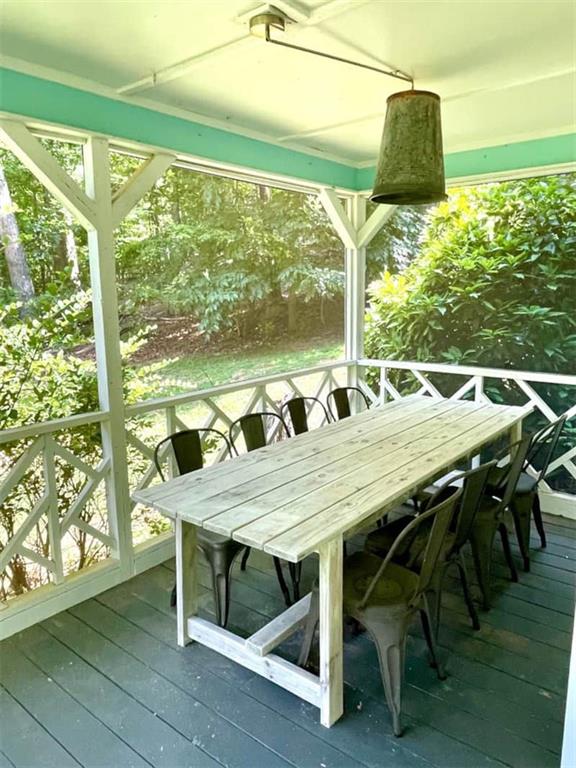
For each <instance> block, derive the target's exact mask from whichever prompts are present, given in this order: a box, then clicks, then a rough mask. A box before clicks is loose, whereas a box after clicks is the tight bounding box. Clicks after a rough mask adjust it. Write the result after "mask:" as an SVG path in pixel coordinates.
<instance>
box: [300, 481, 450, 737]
mask: <svg viewBox="0 0 576 768" xmlns="http://www.w3.org/2000/svg"><path fill="white" fill-rule="evenodd" d="M461 495H462V490H461V489H460V488H449V489H448V490H447V498H446V499H444V500H443V501H442V502H440V503H439V504H437V505H435V506H431V507H430V508H429V509H427V510H426V512H423V513H422V514H421V515H418V516H417V517H414V518H413V519H412V520H411V521H410V523H409V524H408V525H407V526H406V527H405V528H404V529H403V530H402V531H401V533H400V535H399V536H398V538H397V539H396V541H395V542H394V543H393V545H392V546H391V547H390V550H389V552H388V554H387V555H386V557H385V558H384V559H383V558H381V557H378V556H377V555H374V554H372V553H370V552H355V553H354V554H353V555H351V556H350V557H347V558H346V559H345V560H344V586H343V600H344V602H343V611H344V614H345V615H347V616H351V617H352V618H353V619H355V620H356V621H357V622H358V623H359V624H361V625H362V626H364V627H365V628H366V629H367V631H368V633H369V635H370V636H371V638H372V640H373V641H374V643H375V645H376V649H377V652H378V661H379V663H380V672H381V675H382V683H383V685H384V693H385V695H386V702H387V704H388V708H389V709H390V713H391V715H392V724H393V728H394V734H395V735H396V736H401V735H402V725H401V721H400V714H401V695H402V677H403V670H404V660H405V653H406V637H407V634H408V628H409V626H410V624H411V623H412V621H413V620H414V618H415V617H416V615H417V614H420V619H421V621H422V628H423V630H424V636H425V638H426V643H427V645H428V648H429V651H430V655H431V658H432V666H434V667H436V671H437V674H438V677H439V678H440V679H441V680H443V679H445V674H444V670H443V667H442V664H441V662H440V658H439V656H438V652H437V647H436V640H435V635H434V630H433V623H432V616H431V612H430V607H429V602H428V591H429V588H430V585H431V583H432V581H433V579H434V578H435V573H436V571H437V569H438V568H439V567H441V566H442V560H443V557H444V556H445V547H444V546H443V543H444V540H445V536H446V533H447V531H448V528H449V525H450V521H451V519H452V515H453V514H454V510H455V509H456V506H457V505H458V503H459V500H460V497H461ZM429 523H431V524H430V525H429ZM419 530H426V531H427V533H426V537H425V544H424V549H423V553H422V556H421V566H420V568H419V570H418V571H415V570H414V569H413V568H412V567H411V566H413V563H412V562H411V561H408V562H407V564H406V565H405V566H403V565H398V564H397V563H396V562H394V558H395V556H396V553H397V551H398V550H399V549H400V548H402V547H403V546H404V543H405V541H406V540H412V539H413V538H414V536H415V535H417V534H418V531H419ZM318 621H319V596H318V584H317V583H316V584H315V585H314V588H313V591H312V599H311V601H310V611H309V614H308V617H307V621H306V626H305V630H304V639H303V641H302V646H301V650H300V657H299V660H298V663H299V664H300V665H301V666H306V664H307V662H308V657H309V655H310V651H311V647H312V642H313V638H314V634H315V630H316V627H317V625H318Z"/></svg>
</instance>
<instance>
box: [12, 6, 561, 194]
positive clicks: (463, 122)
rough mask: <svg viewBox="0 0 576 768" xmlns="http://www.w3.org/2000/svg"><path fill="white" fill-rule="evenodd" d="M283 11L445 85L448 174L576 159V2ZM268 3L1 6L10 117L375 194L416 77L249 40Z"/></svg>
mask: <svg viewBox="0 0 576 768" xmlns="http://www.w3.org/2000/svg"><path fill="white" fill-rule="evenodd" d="M275 6H276V7H277V8H279V9H280V10H281V11H282V12H284V13H285V14H286V15H287V16H288V17H290V18H291V19H293V20H294V23H289V24H288V29H287V32H286V33H285V36H284V39H286V40H287V41H289V42H291V43H294V44H297V45H303V46H308V47H312V48H316V49H319V50H321V51H326V52H329V53H333V54H336V55H339V56H343V57H346V58H351V59H356V60H359V61H362V62H364V63H367V64H371V65H374V66H392V67H398V68H400V69H402V70H403V71H405V72H408V73H409V74H411V75H412V76H413V77H414V78H415V83H416V87H419V88H423V89H428V90H433V91H435V92H437V93H439V94H440V96H441V97H442V103H443V129H444V141H445V152H446V155H447V159H446V164H447V174H448V176H452V177H455V176H456V177H461V176H465V175H471V174H473V173H482V172H485V173H486V172H494V171H499V170H509V169H511V168H521V167H537V166H541V165H551V164H561V163H563V162H569V161H571V160H573V159H574V154H575V151H574V140H573V135H572V137H571V136H570V134H571V133H572V132H573V131H574V126H575V124H576V112H575V100H574V93H575V92H576V76H575V72H576V38H575V35H574V23H575V20H576V6H575V5H574V4H573V3H572V2H565V1H563V0H548V1H547V2H534V0H514V1H510V0H508V1H506V0H505V1H503V2H494V3H486V2H478V1H477V0H459V2H450V1H449V0H446V1H438V2H436V1H423V0H403V1H402V2H398V1H396V2H395V1H391V2H385V1H384V0H307V2H306V3H302V2H295V0H288V1H286V2H285V1H284V0H277V2H276V3H275ZM266 7H267V6H265V5H262V4H259V3H258V2H254V3H253V4H251V5H250V4H247V3H246V0H226V1H225V2H224V1H222V2H213V1H212V0H192V1H191V2H188V3H182V2H172V1H165V2H150V1H148V2H147V1H146V0H131V1H130V2H107V3H105V4H102V3H101V2H96V1H95V0H83V1H81V2H77V3H74V4H70V3H67V2H61V1H58V0H48V1H46V0H43V1H37V0H5V2H4V3H3V4H2V8H1V10H0V13H1V26H2V32H1V33H0V35H1V37H0V43H1V44H0V51H1V58H0V63H1V64H2V65H3V67H4V68H5V69H4V70H3V76H2V80H1V81H0V86H1V88H0V98H1V101H0V109H2V110H3V111H4V112H9V113H12V114H14V113H17V114H21V115H23V116H30V117H33V118H39V119H45V120H49V121H52V122H56V123H61V124H67V125H71V126H76V127H80V128H85V129H92V130H94V131H96V132H107V133H109V134H110V135H112V136H117V137H120V138H126V139H135V140H139V141H143V142H145V143H148V144H150V145H156V146H168V147H169V148H170V149H176V150H178V151H187V152H189V153H190V154H197V155H198V156H200V157H205V158H211V159H213V160H216V161H225V162H226V161H227V162H232V163H237V164H240V165H246V166H248V167H260V168H262V170H264V171H274V170H275V171H277V172H279V173H284V174H288V175H290V174H293V175H294V176H298V177H302V178H309V179H310V180H314V181H319V182H321V183H332V184H333V185H334V186H340V187H344V188H349V189H359V190H360V189H364V188H367V187H368V186H370V183H371V176H372V169H373V166H374V164H375V161H376V157H377V152H378V145H379V140H380V136H381V130H382V123H383V116H384V112H385V104H386V98H387V96H388V95H390V94H391V93H393V92H395V91H397V90H402V89H403V88H404V87H405V86H406V84H404V83H402V82H401V81H398V80H394V79H391V78H387V77H385V76H383V75H380V74H377V73H372V72H369V71H366V70H361V69H356V68H354V67H350V66H347V65H345V64H341V63H338V62H334V61H327V60H323V59H319V58H316V57H313V56H310V55H307V54H304V53H298V52H295V51H292V50H285V49H281V48H278V47H276V46H271V45H269V44H266V43H265V42H264V41H262V40H259V39H257V38H254V37H253V36H250V34H249V32H248V20H249V18H250V17H251V16H252V15H253V14H254V13H255V12H257V11H261V10H263V9H264V8H266ZM37 78H41V80H38V79H37ZM46 80H49V81H53V83H58V84H60V90H58V89H57V88H56V86H54V85H50V84H47V83H46V82H45V81H46ZM62 86H64V88H62ZM54 88H56V90H54ZM86 92H88V93H89V94H90V95H93V98H92V100H90V99H88V94H87V93H86ZM142 108H144V109H146V110H147V111H146V112H145V113H144V112H142ZM162 117H163V118H165V120H164V121H163V120H162V119H161V118H162ZM167 121H169V122H167ZM144 123H146V124H147V125H146V126H144V125H143V124H144ZM152 123H154V125H152ZM191 127H192V128H193V130H190V129H191ZM214 129H216V130H214ZM218 129H224V131H226V134H223V133H221V131H220V130H218ZM185 134H188V135H185ZM254 140H256V141H254Z"/></svg>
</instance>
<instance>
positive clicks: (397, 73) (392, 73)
mask: <svg viewBox="0 0 576 768" xmlns="http://www.w3.org/2000/svg"><path fill="white" fill-rule="evenodd" d="M265 39H266V42H267V43H273V44H274V45H281V46H282V48H291V49H292V50H294V51H302V53H312V54H313V55H314V56H322V58H324V59H332V61H340V62H342V63H343V64H352V66H354V67H361V68H362V69H369V70H370V71H371V72H378V74H380V75H387V76H388V77H395V78H396V79H397V80H404V82H406V83H410V85H411V87H412V90H414V78H413V77H410V75H407V74H406V72H402V70H401V69H393V70H387V69H379V68H378V67H372V66H370V65H369V64H361V63H360V62H359V61H352V59H344V58H342V57H341V56H334V54H332V53H323V52H322V51H314V50H312V49H311V48H304V47H303V46H301V45H293V44H292V43H284V42H282V41H281V40H274V39H273V38H272V37H270V24H266V38H265Z"/></svg>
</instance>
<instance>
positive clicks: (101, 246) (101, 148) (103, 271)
mask: <svg viewBox="0 0 576 768" xmlns="http://www.w3.org/2000/svg"><path fill="white" fill-rule="evenodd" d="M84 176H85V183H86V193H87V195H88V196H89V197H90V198H91V199H92V200H93V201H94V203H95V213H96V219H95V228H94V229H90V230H88V254H89V258H90V280H91V284H92V310H93V322H94V338H95V346H96V364H97V370H98V394H99V398H100V408H101V409H102V410H103V411H108V412H109V414H110V418H109V419H108V420H107V421H105V422H103V423H102V452H103V457H104V459H106V458H109V459H110V463H111V469H110V473H109V475H108V478H107V483H106V491H107V502H108V515H109V521H110V528H111V531H112V534H113V537H114V539H115V541H116V552H115V553H114V554H115V555H116V557H118V559H119V561H120V568H121V571H122V575H123V577H124V578H128V577H129V576H130V575H131V574H132V573H133V570H134V569H133V550H132V530H131V520H130V491H129V486H128V465H127V452H126V431H125V426H124V420H125V414H124V399H123V395H122V359H121V356H120V329H119V323H118V299H117V292H116V265H115V258H114V234H113V227H112V190H111V186H110V160H109V153H108V141H107V139H104V138H100V137H90V138H89V139H88V140H87V142H86V144H85V146H84Z"/></svg>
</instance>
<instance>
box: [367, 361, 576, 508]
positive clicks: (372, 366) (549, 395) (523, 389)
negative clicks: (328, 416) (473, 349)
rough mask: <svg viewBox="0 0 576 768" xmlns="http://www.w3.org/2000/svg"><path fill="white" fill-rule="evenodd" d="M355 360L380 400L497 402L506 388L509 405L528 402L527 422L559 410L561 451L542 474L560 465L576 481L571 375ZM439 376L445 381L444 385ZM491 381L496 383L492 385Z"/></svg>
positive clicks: (575, 401)
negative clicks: (562, 421) (375, 383)
mask: <svg viewBox="0 0 576 768" xmlns="http://www.w3.org/2000/svg"><path fill="white" fill-rule="evenodd" d="M358 364H359V366H361V368H362V369H363V371H364V373H366V372H367V371H369V372H370V373H369V374H368V375H369V377H370V378H372V379H376V378H377V380H378V383H379V395H378V399H379V401H380V402H386V400H388V399H389V398H392V399H394V400H396V399H399V398H401V397H404V396H405V395H407V394H412V393H414V392H416V393H418V394H427V395H430V396H433V397H450V398H451V399H455V400H459V399H474V400H476V401H477V402H485V403H490V402H499V398H501V397H502V392H503V391H505V392H506V393H507V395H508V397H509V399H510V400H511V401H513V402H514V404H518V405H524V406H532V408H533V414H534V417H533V419H532V421H533V422H534V423H535V424H539V425H540V426H543V425H545V424H546V423H552V422H554V421H556V419H558V418H559V417H560V416H562V415H564V416H566V428H565V430H564V432H563V436H562V442H561V448H560V453H559V455H557V456H555V457H554V459H553V461H551V462H550V464H549V466H548V469H547V471H546V478H548V479H549V478H551V476H552V475H554V474H555V473H558V472H559V471H560V470H563V471H564V472H565V473H566V475H569V476H570V478H572V479H574V480H576V462H575V459H576V446H575V445H574V441H575V439H576V376H567V375H563V374H553V373H533V372H529V371H512V370H503V369H489V368H476V367H474V366H461V365H447V364H438V363H416V362H400V361H397V360H386V361H384V360H360V361H359V363H358ZM375 370H376V371H377V373H376V375H375V373H374V371H375ZM431 376H435V379H436V380H435V381H431ZM462 379H464V381H463V382H462ZM439 381H442V382H443V383H444V389H442V385H441V384H440V383H438V382H439ZM454 382H456V384H455V383H454ZM494 382H496V383H499V384H500V385H501V386H500V387H498V386H494ZM418 385H419V386H418ZM537 386H540V387H541V388H543V387H544V386H545V387H546V394H543V393H542V392H538V391H537V390H536V388H535V387H537ZM559 390H560V391H561V395H562V396H561V397H560V396H559ZM566 403H568V405H566ZM559 404H560V407H559ZM534 472H536V470H534ZM564 484H566V483H564ZM568 485H570V487H569V488H566V489H563V490H566V491H567V492H568V493H569V494H571V495H572V498H573V502H572V503H573V504H574V511H575V513H576V498H574V493H575V488H576V486H574V487H573V486H572V484H571V483H568ZM543 487H544V489H545V490H546V491H548V492H550V493H551V494H552V493H553V489H552V488H551V487H550V485H549V484H547V483H546V482H544V483H543Z"/></svg>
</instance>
